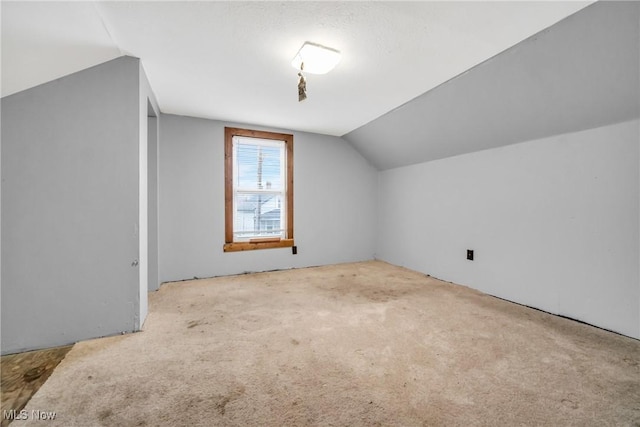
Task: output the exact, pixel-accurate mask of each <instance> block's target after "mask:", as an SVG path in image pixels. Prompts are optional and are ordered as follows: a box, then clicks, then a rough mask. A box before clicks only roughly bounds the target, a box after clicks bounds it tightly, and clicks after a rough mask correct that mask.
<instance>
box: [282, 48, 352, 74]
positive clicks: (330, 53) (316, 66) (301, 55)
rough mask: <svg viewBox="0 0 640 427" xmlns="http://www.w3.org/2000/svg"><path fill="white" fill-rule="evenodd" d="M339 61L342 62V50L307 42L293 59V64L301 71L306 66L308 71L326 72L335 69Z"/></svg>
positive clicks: (313, 72) (312, 72)
mask: <svg viewBox="0 0 640 427" xmlns="http://www.w3.org/2000/svg"><path fill="white" fill-rule="evenodd" d="M338 62H340V51H338V50H336V49H333V48H330V47H326V46H322V45H319V44H317V43H311V42H305V43H304V44H303V45H302V47H301V48H300V50H299V51H298V53H297V54H296V56H295V57H294V58H293V61H291V65H292V66H293V68H295V69H296V70H299V71H302V69H303V68H304V71H306V72H307V73H311V74H326V73H328V72H329V71H331V70H333V69H334V67H335V66H336V65H338ZM303 64H304V65H303Z"/></svg>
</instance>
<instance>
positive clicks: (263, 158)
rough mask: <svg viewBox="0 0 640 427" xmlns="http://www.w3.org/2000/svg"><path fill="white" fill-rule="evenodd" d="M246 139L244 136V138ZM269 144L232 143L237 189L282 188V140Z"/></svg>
mask: <svg viewBox="0 0 640 427" xmlns="http://www.w3.org/2000/svg"><path fill="white" fill-rule="evenodd" d="M245 139H246V138H245ZM276 142H277V143H278V144H277V145H274V144H273V142H271V144H270V145H262V144H251V143H246V142H243V141H236V142H235V143H234V149H235V165H234V166H235V177H234V178H235V179H234V181H235V183H234V184H235V187H236V189H239V190H273V191H282V190H284V182H283V167H284V165H283V164H282V163H283V158H284V156H283V153H284V142H282V141H276Z"/></svg>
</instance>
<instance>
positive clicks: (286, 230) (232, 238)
mask: <svg viewBox="0 0 640 427" xmlns="http://www.w3.org/2000/svg"><path fill="white" fill-rule="evenodd" d="M224 131H225V138H224V139H225V143H224V160H225V165H224V169H225V170H224V175H225V245H224V251H225V252H233V251H246V250H252V249H267V248H283V247H290V246H293V135H288V134H283V133H273V132H263V131H254V130H248V129H238V128H225V129H224Z"/></svg>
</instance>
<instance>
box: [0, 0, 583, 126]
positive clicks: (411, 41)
mask: <svg viewBox="0 0 640 427" xmlns="http://www.w3.org/2000/svg"><path fill="white" fill-rule="evenodd" d="M590 3H591V2H578V1H569V2H556V1H542V2H540V1H539V2H522V1H519V2H184V1H183V2H146V1H130V2H8V1H3V2H2V3H1V8H2V10H1V12H2V96H6V95H10V94H12V93H15V92H18V91H20V90H23V89H27V88H29V87H32V86H35V85H37V84H40V83H44V82H47V81H50V80H53V79H56V78H59V77H61V76H64V75H66V74H69V73H72V72H75V71H79V70H81V69H84V68H87V67H90V66H92V65H96V64H98V63H101V62H104V61H106V60H109V59H112V58H115V57H117V56H120V55H123V54H126V55H131V56H135V57H139V58H141V60H142V64H143V66H144V69H145V71H146V73H147V76H148V78H149V82H150V84H151V86H152V88H153V90H154V92H155V94H156V97H157V99H158V102H159V105H160V109H161V110H162V112H165V113H173V114H181V115H189V116H195V117H205V118H212V119H219V120H227V121H233V122H240V123H251V124H256V125H264V126H269V127H280V128H286V129H292V130H303V131H310V132H318V133H324V134H330V135H343V134H346V133H348V132H350V131H352V130H354V129H356V128H358V127H360V126H362V125H364V124H366V123H368V122H370V121H372V120H374V119H376V118H377V117H379V116H381V115H383V114H385V113H387V112H389V111H390V110H393V109H394V108H397V107H398V106H400V105H402V104H404V103H406V102H407V101H409V100H411V99H413V98H415V97H417V96H419V95H421V94H422V93H424V92H426V91H429V90H430V89H432V88H434V87H436V86H438V85H439V84H441V83H443V82H445V81H447V80H449V79H451V78H453V77H454V76H456V75H458V74H460V73H462V72H464V71H466V70H468V69H470V68H471V67H473V66H475V65H477V64H479V63H481V62H482V61H485V60H486V59H488V58H490V57H492V56H494V55H496V54H498V53H500V52H501V51H503V50H505V49H507V48H509V47H510V46H513V45H514V44H516V43H518V42H520V41H522V40H524V39H525V38H527V37H529V36H531V35H532V34H535V33H537V32H538V31H541V30H543V29H544V28H547V27H549V26H550V25H552V24H554V23H555V22H557V21H559V20H561V19H563V18H564V17H566V16H568V15H570V14H573V13H574V12H576V11H578V10H580V9H582V8H583V7H585V6H587V5H588V4H590ZM307 40H308V41H312V42H316V43H321V44H324V45H327V46H331V47H334V48H336V49H338V50H340V51H342V53H343V57H342V61H341V62H340V64H339V65H338V66H337V67H336V69H335V70H334V71H332V72H330V73H329V74H327V75H322V76H315V75H309V76H307V89H308V99H307V100H306V101H304V102H302V103H298V101H297V76H296V70H294V69H293V68H291V66H290V61H291V59H292V58H293V56H294V55H295V53H296V52H297V51H298V49H299V48H300V46H301V45H302V43H303V42H304V41H307Z"/></svg>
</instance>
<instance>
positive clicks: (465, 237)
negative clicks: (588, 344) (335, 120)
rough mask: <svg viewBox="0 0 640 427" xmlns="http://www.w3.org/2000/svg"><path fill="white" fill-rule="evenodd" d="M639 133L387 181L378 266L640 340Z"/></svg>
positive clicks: (461, 159)
mask: <svg viewBox="0 0 640 427" xmlns="http://www.w3.org/2000/svg"><path fill="white" fill-rule="evenodd" d="M639 126H640V123H639V122H638V120H634V121H629V122H624V123H620V124H615V125H609V126H604V127H600V128H596V129H591V130H587V131H582V132H576V133H570V134H564V135H558V136H554V137H549V138H545V139H541V140H536V141H530V142H525V143H520V144H515V145H510V146H506V147H501V148H495V149H491V150H486V151H480V152H477V153H471V154H466V155H462V156H457V157H451V158H448V159H443V160H436V161H432V162H427V163H422V164H418V165H413V166H406V167H402V168H397V169H390V170H387V171H384V172H380V194H379V201H380V203H379V211H378V212H379V223H378V228H377V229H378V230H379V233H378V244H377V250H378V252H377V256H378V257H379V258H381V259H383V260H385V261H388V262H391V263H394V264H398V265H402V266H406V267H408V268H411V269H414V270H418V271H421V272H424V273H428V274H431V275H433V276H436V277H438V278H441V279H444V280H448V281H453V282H455V283H459V284H463V285H467V286H470V287H472V288H475V289H479V290H481V291H483V292H486V293H489V294H492V295H496V296H499V297H501V298H505V299H508V300H511V301H515V302H518V303H522V304H526V305H529V306H533V307H537V308H540V309H543V310H546V311H549V312H551V313H557V314H561V315H565V316H568V317H572V318H575V319H579V320H582V321H585V322H588V323H591V324H594V325H597V326H600V327H603V328H606V329H610V330H613V331H616V332H620V333H622V334H625V335H628V336H631V337H635V338H640V278H639V270H640V261H639V260H640V250H639V242H640V235H639V221H640V212H639V206H640V198H639V197H640V196H639V194H640V184H639V181H640V174H639V164H640V161H639V156H640V152H639V148H638V147H639V142H638V141H640V131H639ZM409 219H410V220H409ZM466 249H474V250H475V260H474V261H467V260H466Z"/></svg>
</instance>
